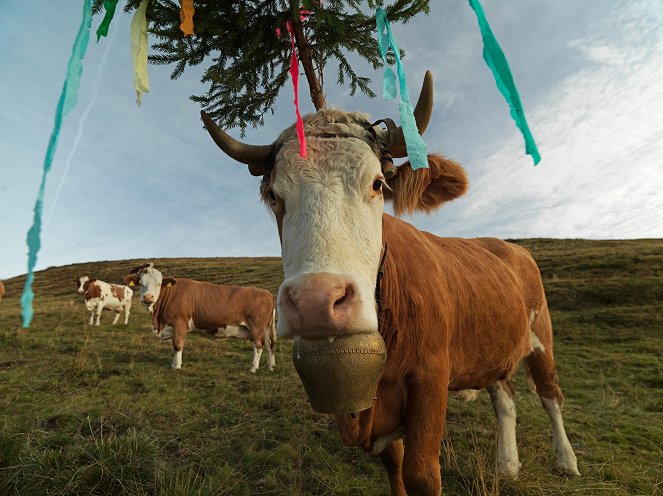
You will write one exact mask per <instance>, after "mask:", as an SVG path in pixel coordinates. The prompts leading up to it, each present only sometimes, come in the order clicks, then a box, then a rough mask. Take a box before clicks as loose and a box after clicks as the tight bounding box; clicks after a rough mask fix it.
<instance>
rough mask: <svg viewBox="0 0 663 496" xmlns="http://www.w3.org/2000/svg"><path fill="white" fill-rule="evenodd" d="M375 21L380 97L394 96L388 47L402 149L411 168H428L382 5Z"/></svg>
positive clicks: (426, 152) (391, 98)
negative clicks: (381, 66)
mask: <svg viewBox="0 0 663 496" xmlns="http://www.w3.org/2000/svg"><path fill="white" fill-rule="evenodd" d="M375 21H376V23H377V29H378V46H379V48H380V54H381V55H382V60H383V62H384V77H383V78H382V96H383V97H384V98H385V99H386V100H393V99H394V98H396V75H395V74H394V71H393V70H392V69H391V68H390V67H389V65H388V64H387V52H388V51H389V48H390V47H391V49H392V50H393V51H394V56H395V57H396V72H397V73H398V84H399V91H400V94H401V101H400V103H399V113H400V118H401V127H402V128H403V135H404V137H405V148H406V149H407V155H408V158H409V159H410V165H411V166H412V168H413V169H421V168H425V167H428V151H427V150H426V144H425V143H424V140H422V139H421V136H420V135H419V130H418V129H417V121H416V120H415V118H414V107H412V104H411V103H410V95H409V94H408V91H407V82H406V79H405V68H404V67H403V63H402V62H401V57H400V50H399V49H398V43H396V39H395V38H394V36H393V35H392V34H391V27H390V26H389V20H388V19H387V11H386V10H384V9H383V8H382V7H378V8H377V9H376V10H375Z"/></svg>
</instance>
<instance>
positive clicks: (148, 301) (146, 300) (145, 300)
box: [140, 294, 156, 305]
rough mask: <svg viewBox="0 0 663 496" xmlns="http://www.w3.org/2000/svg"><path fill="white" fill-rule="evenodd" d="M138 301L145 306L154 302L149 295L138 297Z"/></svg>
mask: <svg viewBox="0 0 663 496" xmlns="http://www.w3.org/2000/svg"><path fill="white" fill-rule="evenodd" d="M140 301H141V302H142V303H145V304H146V305H147V304H150V305H151V304H153V303H154V302H155V301H156V300H155V299H154V295H151V294H144V295H143V296H141V297H140Z"/></svg>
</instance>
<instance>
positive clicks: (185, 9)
mask: <svg viewBox="0 0 663 496" xmlns="http://www.w3.org/2000/svg"><path fill="white" fill-rule="evenodd" d="M193 12H194V10H193V0H180V21H182V23H181V24H180V29H181V30H182V32H183V33H184V36H189V35H191V34H193Z"/></svg>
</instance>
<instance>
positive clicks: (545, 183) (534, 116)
mask: <svg viewBox="0 0 663 496" xmlns="http://www.w3.org/2000/svg"><path fill="white" fill-rule="evenodd" d="M629 14H631V15H632V14H633V13H632V12H630V13H629V12H626V13H625V12H620V13H619V14H618V15H616V16H614V17H613V18H611V19H610V20H611V21H612V22H611V23H606V25H605V29H610V28H614V29H613V30H612V31H611V34H613V35H614V33H617V35H616V36H613V41H612V43H611V44H610V42H609V39H608V37H607V36H602V35H601V33H599V34H598V35H594V36H592V37H591V38H587V39H582V40H576V41H575V42H574V43H573V44H574V45H575V46H577V47H582V51H583V53H584V54H585V55H586V56H588V57H589V58H591V60H592V61H593V62H595V64H593V65H592V67H590V68H586V69H584V70H582V71H580V72H577V73H576V74H574V75H572V76H570V77H568V78H566V79H565V80H564V81H562V82H561V84H559V85H558V87H557V89H556V90H555V91H553V92H551V93H550V94H549V95H548V96H547V97H546V98H544V99H542V100H540V101H539V102H538V103H537V105H535V106H534V107H533V108H532V109H530V111H529V112H528V118H529V122H530V125H531V126H532V132H533V134H534V136H535V138H536V141H537V143H538V146H539V150H540V152H541V155H542V157H543V159H542V161H541V163H540V164H539V165H538V166H537V167H533V166H532V162H531V159H530V158H529V157H525V156H524V155H523V150H524V145H523V141H522V137H521V136H520V134H517V133H516V131H515V130H514V132H513V133H512V135H511V138H510V139H509V140H508V141H507V142H506V143H505V144H504V145H503V146H502V147H501V148H500V149H499V150H498V151H497V152H495V153H494V154H493V155H491V156H489V157H487V158H486V159H485V160H483V161H482V165H481V167H480V169H479V170H474V171H472V176H473V181H472V182H471V192H470V194H469V195H468V197H467V198H466V199H464V200H463V201H462V208H460V207H456V208H454V209H453V216H452V217H451V218H453V219H454V220H453V221H452V222H451V223H450V224H449V225H448V227H447V230H449V229H451V230H454V231H457V232H461V233H465V234H468V233H469V232H472V233H473V234H483V235H485V234H488V233H486V232H481V231H482V229H484V228H486V227H490V229H491V230H492V232H491V233H490V234H494V235H499V236H509V237H523V236H528V237H530V236H535V237H536V236H546V237H587V238H633V237H663V215H662V214H661V212H663V194H661V191H663V159H662V158H661V157H663V139H662V137H663V118H661V116H662V115H663V85H662V84H661V81H663V44H662V43H661V42H660V37H661V35H660V34H655V35H652V25H651V24H647V31H648V32H649V35H650V37H649V38H647V37H644V38H646V41H647V44H645V45H643V44H642V43H643V41H645V40H644V38H643V36H642V29H643V26H642V24H641V23H630V24H629V26H630V27H629V29H626V30H621V31H620V30H618V29H616V24H617V23H620V22H623V21H624V17H629ZM640 17H641V18H642V16H640ZM658 33H660V31H659V32H658ZM514 129H515V127H514Z"/></svg>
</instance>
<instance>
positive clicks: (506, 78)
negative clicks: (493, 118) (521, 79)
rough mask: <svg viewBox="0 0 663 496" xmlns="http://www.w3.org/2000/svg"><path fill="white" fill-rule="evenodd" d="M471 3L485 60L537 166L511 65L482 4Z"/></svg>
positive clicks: (533, 147)
mask: <svg viewBox="0 0 663 496" xmlns="http://www.w3.org/2000/svg"><path fill="white" fill-rule="evenodd" d="M469 2H470V7H472V10H474V12H475V13H476V15H477V19H478V20H479V29H480V30H481V37H482V38H483V58H484V60H485V61H486V64H487V65H488V67H489V68H490V70H491V71H492V73H493V76H494V77H495V82H496V83H497V87H498V88H499V90H500V93H502V95H504V98H505V99H506V101H507V103H508V104H509V111H510V113H511V118H512V119H513V120H514V121H515V122H516V126H518V129H520V132H521V133H522V135H523V138H525V152H526V153H527V154H528V155H531V157H532V159H533V160H534V165H536V164H538V163H539V162H540V161H541V155H539V150H538V148H537V147H536V143H535V142H534V138H533V137H532V133H531V132H530V130H529V126H528V125H527V120H526V119H525V111H524V110H523V105H522V103H520V96H519V95H518V89H517V88H516V83H515V82H514V81H513V75H512V74H511V70H510V69H509V63H508V62H507V60H506V56H505V55H504V52H503V51H502V48H501V47H500V45H499V43H498V42H497V40H496V39H495V35H494V34H493V32H492V30H491V29H490V25H489V24H488V20H487V19H486V14H485V13H484V11H483V8H482V7H481V3H480V2H479V0H469Z"/></svg>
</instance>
